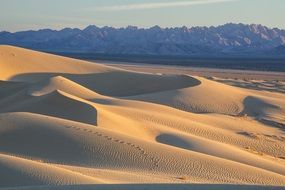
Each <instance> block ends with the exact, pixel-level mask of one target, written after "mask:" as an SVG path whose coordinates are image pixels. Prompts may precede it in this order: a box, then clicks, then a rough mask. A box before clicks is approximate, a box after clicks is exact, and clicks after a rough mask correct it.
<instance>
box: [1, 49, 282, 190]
mask: <svg viewBox="0 0 285 190" xmlns="http://www.w3.org/2000/svg"><path fill="white" fill-rule="evenodd" d="M0 67H1V68H3V69H1V75H0V79H1V80H2V81H1V82H0V87H1V88H0V145H1V146H0V170H1V172H0V188H1V187H2V188H3V189H9V187H11V189H13V188H12V187H16V188H19V189H26V188H28V189H93V188H95V189H97V188H98V189H160V188H163V189H167V188H169V189H173V188H175V189H177V188H183V189H232V188H234V189H244V188H246V189H282V187H283V186H284V185H285V160H284V157H285V148H284V147H285V135H284V130H285V128H284V126H285V117H284V115H285V101H284V100H285V95H284V94H282V93H278V92H264V91H258V90H254V89H246V88H239V87H234V86H230V85H227V84H222V83H220V82H216V81H213V80H208V79H205V78H202V77H196V76H195V77H194V76H188V75H170V74H150V73H142V72H131V71H127V70H123V69H117V68H115V67H107V66H104V65H100V64H95V63H89V62H83V61H79V60H74V59H69V58H64V57H59V56H54V55H49V54H45V53H40V52H35V51H31V50H26V49H22V48H16V47H10V46H0ZM2 171H3V172H2ZM154 183H155V184H157V185H154ZM180 183H187V184H188V185H187V186H183V185H179V184H180ZM87 184H89V185H87ZM90 184H95V185H90ZM103 184H105V185H103ZM118 184H121V185H118ZM128 184H130V185H128ZM140 184H141V185H140ZM166 184H169V185H166ZM171 184H172V185H171ZM210 184H212V185H210ZM54 185H55V186H57V187H54ZM260 185H262V186H260Z"/></svg>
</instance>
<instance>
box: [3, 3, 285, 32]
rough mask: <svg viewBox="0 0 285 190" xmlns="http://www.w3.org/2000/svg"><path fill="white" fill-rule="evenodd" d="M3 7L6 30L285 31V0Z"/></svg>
mask: <svg viewBox="0 0 285 190" xmlns="http://www.w3.org/2000/svg"><path fill="white" fill-rule="evenodd" d="M0 3H1V4H0V5H1V6H0V31H11V32H16V31H23V30H38V29H44V28H51V29H57V30H59V29H62V28H65V27H71V28H81V29H82V28H85V27H86V26H88V25H97V26H101V27H102V26H113V27H126V26H129V25H132V26H138V27H143V28H148V27H151V26H154V25H159V26H161V27H180V26H187V27H191V26H218V25H222V24H225V23H245V24H252V23H255V24H262V25H265V26H268V27H271V28H273V27H278V28H281V29H285V20H284V19H285V11H284V10H285V0H0Z"/></svg>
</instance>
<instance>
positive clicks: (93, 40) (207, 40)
mask: <svg viewBox="0 0 285 190" xmlns="http://www.w3.org/2000/svg"><path fill="white" fill-rule="evenodd" d="M0 44H8V45H15V46H21V47H25V48H31V49H36V50H43V51H53V52H83V53H102V54H120V55H175V56H176V55H178V56H179V55H181V56H200V55H201V56H203V55H209V56H211V55H213V56H222V55H234V56H244V55H245V56H285V30H281V29H278V28H272V29H271V28H268V27H266V26H262V25H256V24H251V25H246V24H233V23H229V24H225V25H222V26H217V27H213V26H212V27H191V28H188V27H185V26H184V27H175V28H161V27H159V26H154V27H151V28H147V29H143V28H138V27H134V26H129V27H126V28H113V27H101V28H100V27H97V26H95V25H90V26H88V27H86V28H85V29H83V30H80V29H77V28H75V29H71V28H65V29H62V30H59V31H57V30H50V29H43V30H38V31H23V32H16V33H10V32H0Z"/></svg>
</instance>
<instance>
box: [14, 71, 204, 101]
mask: <svg viewBox="0 0 285 190" xmlns="http://www.w3.org/2000/svg"><path fill="white" fill-rule="evenodd" d="M57 76H62V77H64V78H66V79H68V80H71V81H73V82H76V83H77V84H79V85H81V86H84V87H85V88H88V89H90V90H92V91H95V92H97V93H99V94H101V95H106V96H117V97H122V96H132V95H139V94H147V93H154V92H161V91H168V90H174V89H180V88H186V87H193V86H198V85H200V84H201V82H200V81H199V80H197V79H195V78H193V77H190V76H187V75H155V74H146V73H134V72H130V71H110V72H104V73H92V74H66V73H25V74H19V75H16V76H14V77H13V78H12V79H11V80H12V81H25V82H34V81H37V82H38V81H42V80H49V78H55V77H57Z"/></svg>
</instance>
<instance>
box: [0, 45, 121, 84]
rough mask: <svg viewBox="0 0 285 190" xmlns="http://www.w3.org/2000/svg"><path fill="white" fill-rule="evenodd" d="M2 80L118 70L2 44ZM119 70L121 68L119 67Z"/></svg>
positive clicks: (0, 56) (0, 48)
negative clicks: (40, 74) (25, 75)
mask: <svg viewBox="0 0 285 190" xmlns="http://www.w3.org/2000/svg"><path fill="white" fill-rule="evenodd" d="M0 52H1V54H0V67H1V71H2V72H1V75H0V80H10V79H12V78H13V77H15V76H17V75H20V74H25V73H42V74H43V76H45V75H44V73H47V72H49V73H69V74H71V73H73V74H86V73H101V72H109V71H113V70H117V69H115V68H112V67H108V66H103V65H99V64H96V63H90V62H86V61H80V60H76V59H71V58H66V57H62V56H56V55H52V54H47V53H42V52H37V51H32V50H28V49H23V48H19V47H13V46H5V45H0ZM118 70H119V69H118Z"/></svg>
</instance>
